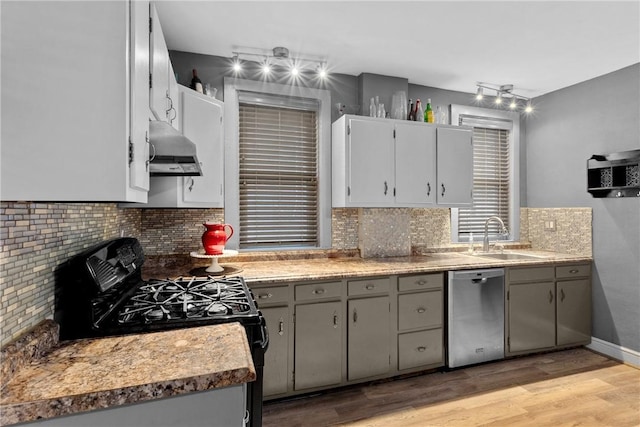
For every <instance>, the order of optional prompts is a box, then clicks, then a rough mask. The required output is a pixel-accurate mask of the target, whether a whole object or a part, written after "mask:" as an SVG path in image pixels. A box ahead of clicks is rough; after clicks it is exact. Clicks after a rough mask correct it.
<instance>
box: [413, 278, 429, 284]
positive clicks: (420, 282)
mask: <svg viewBox="0 0 640 427" xmlns="http://www.w3.org/2000/svg"><path fill="white" fill-rule="evenodd" d="M427 283H428V282H427V281H426V280H424V279H420V280H418V281H417V282H416V285H418V286H424V285H426V284H427Z"/></svg>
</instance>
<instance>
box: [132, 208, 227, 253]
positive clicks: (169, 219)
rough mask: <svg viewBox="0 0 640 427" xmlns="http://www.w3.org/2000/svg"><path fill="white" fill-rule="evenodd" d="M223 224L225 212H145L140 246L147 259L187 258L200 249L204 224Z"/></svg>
mask: <svg viewBox="0 0 640 427" xmlns="http://www.w3.org/2000/svg"><path fill="white" fill-rule="evenodd" d="M207 221H210V222H220V223H223V222H224V209H144V210H143V211H142V220H141V223H142V236H141V237H140V244H142V247H143V248H144V253H145V254H146V255H172V254H189V253H190V252H192V251H197V250H198V249H201V248H202V234H203V233H204V232H205V228H204V226H203V225H202V224H203V223H204V222H207Z"/></svg>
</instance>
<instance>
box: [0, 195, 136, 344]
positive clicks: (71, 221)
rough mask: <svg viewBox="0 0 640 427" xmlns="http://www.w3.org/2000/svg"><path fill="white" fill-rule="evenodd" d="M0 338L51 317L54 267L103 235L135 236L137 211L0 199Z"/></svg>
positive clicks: (5, 339) (110, 206)
mask: <svg viewBox="0 0 640 427" xmlns="http://www.w3.org/2000/svg"><path fill="white" fill-rule="evenodd" d="M0 220H1V221H2V227H1V229H0V238H1V240H2V247H1V248H0V318H1V319H2V321H1V322H0V337H1V344H2V345H4V344H6V343H7V342H9V341H11V340H12V339H13V338H15V337H17V336H18V335H20V334H21V333H22V332H24V331H26V330H28V329H30V328H32V327H33V326H35V325H36V324H38V323H39V322H40V321H42V320H44V319H45V318H51V317H52V316H53V309H54V307H53V303H54V273H55V269H56V267H57V266H58V265H59V264H61V263H62V262H64V261H66V260H67V259H68V258H69V257H70V256H73V255H75V254H77V253H79V252H81V251H82V250H84V249H86V248H88V247H90V246H91V245H93V244H95V243H98V242H100V241H102V240H106V239H110V238H113V237H117V236H120V235H126V236H140V210H138V209H118V207H117V206H116V205H115V204H113V203H66V204H65V203H30V202H1V203H0Z"/></svg>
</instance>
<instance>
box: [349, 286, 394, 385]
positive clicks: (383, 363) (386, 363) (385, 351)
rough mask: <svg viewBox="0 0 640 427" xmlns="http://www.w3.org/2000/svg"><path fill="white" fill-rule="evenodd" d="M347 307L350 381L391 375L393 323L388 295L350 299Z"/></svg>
mask: <svg viewBox="0 0 640 427" xmlns="http://www.w3.org/2000/svg"><path fill="white" fill-rule="evenodd" d="M348 307H349V310H348V316H349V318H348V321H349V323H348V331H347V336H348V341H347V342H348V344H347V346H348V350H347V358H348V368H347V378H348V380H349V381H353V380H358V379H361V378H367V377H373V376H377V375H383V374H386V373H388V372H389V369H390V349H389V339H390V328H389V323H390V321H391V316H390V313H389V312H390V305H389V296H381V297H373V298H358V299H351V300H349V302H348Z"/></svg>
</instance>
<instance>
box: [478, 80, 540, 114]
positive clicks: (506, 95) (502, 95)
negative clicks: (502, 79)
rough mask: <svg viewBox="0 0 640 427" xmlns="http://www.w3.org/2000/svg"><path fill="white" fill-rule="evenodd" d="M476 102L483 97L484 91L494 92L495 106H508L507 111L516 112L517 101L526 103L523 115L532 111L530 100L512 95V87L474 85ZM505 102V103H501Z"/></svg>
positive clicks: (484, 84)
mask: <svg viewBox="0 0 640 427" xmlns="http://www.w3.org/2000/svg"><path fill="white" fill-rule="evenodd" d="M476 87H477V89H476V100H477V101H481V100H482V99H483V97H484V89H487V90H492V91H495V92H496V97H495V100H494V102H495V104H496V105H508V106H509V109H511V110H514V111H515V110H517V109H518V107H519V106H520V103H519V102H518V101H519V100H522V101H526V106H525V108H524V110H523V111H524V112H525V113H531V112H532V111H533V105H532V104H531V98H527V97H526V96H522V95H518V94H515V93H513V85H500V86H498V85H493V84H489V83H482V82H478V83H476ZM503 101H505V102H503Z"/></svg>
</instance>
